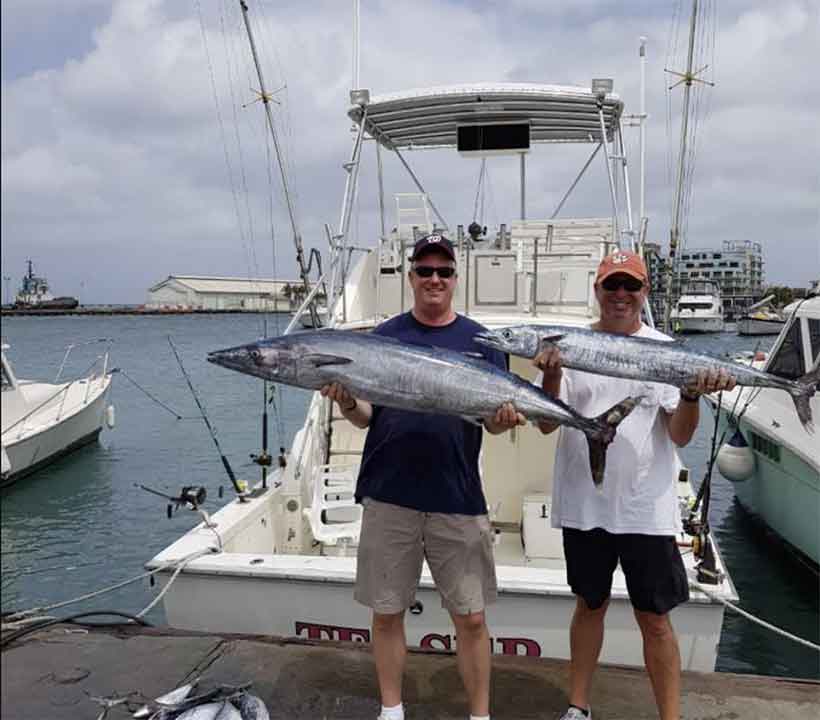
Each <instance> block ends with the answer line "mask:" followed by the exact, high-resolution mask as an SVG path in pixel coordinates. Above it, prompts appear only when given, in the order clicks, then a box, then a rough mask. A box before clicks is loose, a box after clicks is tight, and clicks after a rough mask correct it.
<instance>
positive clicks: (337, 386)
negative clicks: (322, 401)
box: [319, 382, 373, 429]
mask: <svg viewBox="0 0 820 720" xmlns="http://www.w3.org/2000/svg"><path fill="white" fill-rule="evenodd" d="M319 393H320V394H321V395H322V397H327V398H330V399H331V400H334V401H335V402H336V404H337V405H338V406H339V409H340V410H341V411H342V416H343V417H344V418H345V420H347V421H348V422H349V423H351V424H352V425H355V426H356V427H357V428H362V429H364V428H366V427H367V426H368V425H370V420H371V418H372V417H373V406H372V405H371V404H370V403H369V402H366V401H364V400H358V399H356V398H355V397H353V396H352V395H351V394H350V392H349V391H348V389H347V388H346V387H345V386H344V385H342V384H341V383H339V382H332V383H330V384H328V385H324V386H323V387H322V388H321V389H320V390H319Z"/></svg>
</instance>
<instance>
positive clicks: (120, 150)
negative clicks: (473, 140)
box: [0, 0, 820, 303]
mask: <svg viewBox="0 0 820 720" xmlns="http://www.w3.org/2000/svg"><path fill="white" fill-rule="evenodd" d="M248 4H249V6H250V8H251V17H252V23H253V28H254V32H255V34H256V40H257V44H258V49H259V54H260V58H261V62H262V67H263V72H264V74H265V79H266V84H267V86H268V89H269V90H271V91H276V92H275V95H274V97H275V99H276V100H277V104H275V105H273V106H272V107H273V113H274V117H275V124H276V127H277V132H278V137H279V140H280V145H281V151H282V157H283V163H284V166H285V176H286V178H287V182H288V187H289V188H290V190H291V193H292V197H293V204H294V208H295V217H296V223H297V226H298V229H299V232H300V234H301V236H302V238H303V242H304V244H305V246H306V247H307V248H310V247H316V248H318V249H319V250H320V251H321V252H322V253H323V255H326V254H327V252H326V249H327V242H326V240H325V237H326V236H325V224H326V223H327V224H329V225H330V226H331V228H333V229H334V230H335V229H337V227H338V223H339V216H340V208H341V202H342V193H343V189H344V181H345V171H344V169H343V164H344V163H345V162H346V161H347V159H348V156H349V153H350V147H351V143H352V137H353V136H352V134H351V122H350V120H349V119H348V118H347V116H346V114H345V113H346V110H347V105H348V92H349V90H350V88H351V86H352V84H353V78H352V67H353V42H352V37H353V32H352V28H353V13H352V8H353V2H352V0H315V1H312V2H303V1H302V0H298V1H294V2H290V1H289V0H281V1H278V2H273V1H272V0H268V1H267V2H249V3H248ZM701 7H702V11H703V22H702V24H701V25H700V28H701V29H700V30H699V32H698V49H697V50H696V53H695V54H696V60H699V61H701V62H702V63H708V64H709V68H708V69H707V70H706V71H704V73H703V74H702V77H704V78H706V79H708V80H710V81H712V82H714V83H715V85H714V87H707V86H705V85H700V86H698V90H697V93H695V100H696V102H694V103H693V104H694V105H695V108H694V109H695V110H696V111H697V112H696V113H695V120H694V121H693V122H695V123H696V129H697V132H696V142H695V144H694V148H695V150H694V158H693V163H692V164H691V166H690V167H691V168H692V170H691V173H692V174H691V178H692V180H691V193H690V194H689V195H688V198H689V200H688V203H687V213H686V224H685V229H686V247H687V248H688V249H695V248H716V249H717V248H720V247H721V244H722V243H723V242H724V241H734V242H744V241H751V242H755V243H760V244H761V245H762V248H763V257H764V263H765V265H764V268H765V274H766V281H767V282H768V283H770V284H785V285H792V286H797V287H801V286H802V287H805V286H807V285H808V284H809V282H810V281H812V280H816V279H818V278H819V277H820V120H818V118H820V92H818V90H817V83H816V73H817V67H820V49H818V46H820V43H818V40H820V3H818V2H817V1H816V0H777V1H776V2H771V0H721V1H717V0H701ZM689 11H690V3H689V2H688V0H630V1H628V2H627V1H625V0H551V1H550V2H544V1H541V0H506V1H505V2H489V1H485V2H480V1H470V0H460V1H455V2H446V1H444V0H439V1H433V0H414V1H413V2H398V1H397V0H381V1H375V0H361V23H360V28H361V41H360V45H361V60H360V81H359V83H358V84H359V85H360V86H361V87H365V88H368V89H370V91H371V93H372V94H373V95H378V94H381V93H386V92H393V91H398V90H405V89H409V88H416V87H427V86H433V85H447V84H453V83H470V82H529V83H546V84H570V85H581V86H585V87H586V86H588V85H589V81H590V79H591V78H593V77H612V78H613V79H614V86H615V90H614V91H615V92H616V93H617V94H619V95H620V97H621V98H622V99H623V101H624V103H625V107H626V109H625V112H626V113H628V114H637V113H638V111H639V63H638V45H639V37H640V36H645V37H646V38H647V71H646V84H647V99H646V103H647V113H648V119H647V125H646V134H647V141H646V148H647V151H646V156H647V159H646V167H647V171H646V215H647V217H648V238H647V239H648V240H649V241H653V242H659V243H661V244H664V243H667V239H668V236H669V227H670V220H671V207H672V196H673V176H674V172H673V168H674V163H675V156H676V153H677V148H678V143H679V129H678V128H679V119H680V102H681V98H682V91H681V88H676V89H674V90H672V91H669V90H667V88H668V86H669V85H671V84H672V82H674V78H673V77H672V76H670V75H668V74H666V73H664V66H665V65H668V66H670V67H672V68H674V69H677V70H682V69H683V62H684V58H683V51H684V50H685V42H686V37H685V34H686V32H687V30H688V27H687V23H688V16H689ZM258 88H259V83H258V81H257V80H256V79H255V76H253V75H252V67H251V65H250V52H249V46H248V42H247V38H246V36H245V34H244V28H243V26H242V20H241V16H240V13H239V9H238V2H235V1H234V0H230V1H229V0H196V1H194V0H173V1H172V0H165V1H163V0H123V1H120V2H113V3H112V2H104V1H103V0H3V1H2V205H1V207H2V254H1V256H0V258H1V265H2V276H3V294H2V298H3V302H7V301H8V298H9V292H12V293H13V292H15V291H16V289H17V288H18V286H19V283H20V278H21V277H22V275H23V274H24V271H25V261H26V260H27V259H29V258H30V259H32V260H33V261H34V266H35V270H36V272H37V274H42V275H45V276H46V277H47V278H48V280H49V282H50V284H51V286H52V291H53V292H54V294H56V295H73V296H76V297H79V298H80V301H81V302H83V303H142V302H145V300H146V291H147V289H148V288H149V287H150V286H151V285H153V284H155V283H157V282H160V281H161V280H163V279H164V278H166V277H167V276H168V275H172V274H174V275H212V276H232V277H271V276H275V277H278V278H286V279H287V278H293V277H295V276H296V264H295V260H294V256H295V255H294V250H293V233H292V231H291V227H290V223H289V220H288V213H287V208H286V205H285V202H284V199H283V198H284V195H283V186H282V182H281V180H280V175H279V168H278V165H277V163H276V159H275V155H274V153H273V148H272V146H271V141H270V139H269V136H268V135H267V134H266V133H265V127H264V118H263V109H262V106H261V103H259V102H254V100H255V99H256V95H255V89H258ZM637 138H638V131H637V129H634V128H627V130H626V141H627V154H628V157H629V171H630V176H631V190H632V198H633V202H634V204H635V215H636V217H637V213H638V207H637V206H638V172H639V162H638V152H637V150H638V142H637ZM590 150H591V146H587V145H582V146H561V147H554V146H550V147H548V148H537V149H536V150H535V151H533V153H531V155H530V157H529V158H528V167H527V179H528V183H529V187H528V191H527V215H528V217H530V218H546V217H548V216H549V214H550V213H551V212H552V210H553V208H554V206H555V205H556V204H557V202H558V200H559V199H560V198H561V196H562V195H563V193H564V191H565V190H566V189H567V188H568V187H569V184H570V183H571V182H572V180H573V179H574V178H575V176H576V174H577V172H578V170H579V169H580V167H581V165H582V164H583V163H584V161H585V160H586V158H587V156H588V154H589V152H590ZM374 156H375V152H374V147H373V143H368V144H367V145H366V146H365V151H364V158H365V163H366V164H365V163H363V165H362V177H361V179H362V186H361V191H360V193H359V202H358V204H357V208H356V210H355V213H354V215H353V220H352V223H351V238H352V240H353V242H355V243H357V244H360V245H373V244H374V243H375V242H376V240H377V238H378V236H379V215H378V214H379V203H378V195H377V191H376V188H377V184H376V175H375V170H374V169H373V168H374V167H375V165H374V163H373V159H374ZM383 159H384V168H385V193H386V203H387V207H386V223H387V225H388V229H389V227H392V226H393V225H395V224H396V223H395V202H394V200H393V196H394V194H395V193H399V192H413V191H414V190H415V188H414V186H413V185H412V182H411V181H410V180H409V178H408V177H407V175H406V173H404V172H403V171H402V169H401V166H400V165H399V163H398V161H397V160H396V159H395V158H393V157H390V156H388V155H386V154H384V153H383ZM407 159H408V161H409V162H410V164H411V166H412V167H413V169H414V170H415V171H416V172H417V174H418V175H419V176H420V178H421V180H422V182H423V183H424V185H425V188H426V189H427V191H428V192H429V193H430V195H431V197H432V198H433V201H434V203H435V205H436V206H437V207H438V208H439V209H440V210H441V211H442V214H443V215H444V217H445V219H446V220H447V222H448V223H449V225H450V226H455V225H457V224H459V223H463V224H464V225H465V226H466V225H467V224H469V223H470V221H471V220H473V219H474V217H473V215H474V211H475V206H476V203H475V199H476V192H477V181H478V176H479V169H480V163H479V161H478V160H476V159H475V158H469V159H465V158H460V157H459V156H458V155H457V154H456V153H455V152H442V151H437V152H431V151H416V152H410V153H408V154H407ZM590 172H591V173H592V174H590V175H589V177H585V178H584V179H583V180H582V181H581V183H579V186H578V188H577V189H576V191H575V193H574V194H573V196H572V198H571V199H570V201H569V202H568V204H567V206H566V208H565V211H564V212H563V213H562V214H563V215H564V216H585V215H597V216H606V215H607V214H608V213H609V209H610V205H609V196H608V194H607V189H606V179H605V175H604V173H603V165H602V164H600V163H595V164H594V165H593V168H591V171H590ZM518 178H519V175H518V161H517V160H515V159H511V158H492V159H490V160H489V161H488V181H487V184H486V185H485V192H484V202H483V213H480V214H481V217H480V218H478V219H480V220H483V222H484V223H485V224H488V225H493V224H497V223H499V222H506V223H507V224H508V225H509V223H510V222H511V221H512V220H513V219H515V218H516V217H517V216H518V213H519V209H518V208H519V200H518Z"/></svg>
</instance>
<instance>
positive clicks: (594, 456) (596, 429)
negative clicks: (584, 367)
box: [585, 395, 643, 490]
mask: <svg viewBox="0 0 820 720" xmlns="http://www.w3.org/2000/svg"><path fill="white" fill-rule="evenodd" d="M641 400H643V395H637V396H635V397H627V398H624V399H623V400H621V402H619V403H617V404H615V405H613V406H612V407H611V408H609V410H607V411H606V412H603V413H601V414H600V415H598V417H596V418H593V419H592V420H591V424H592V427H591V428H590V429H589V431H586V432H585V434H586V436H587V445H588V446H589V468H590V470H591V471H592V482H594V483H595V487H596V488H597V489H598V490H600V489H601V487H602V483H603V481H604V471H605V470H606V449H607V447H608V446H609V444H610V443H611V442H612V441H613V440H614V439H615V433H616V431H617V429H618V425H620V424H621V422H622V421H623V420H624V418H626V416H627V415H629V413H631V412H632V411H633V410H634V409H635V408H636V407H637V406H638V405H639V404H640V402H641Z"/></svg>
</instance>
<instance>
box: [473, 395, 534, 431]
mask: <svg viewBox="0 0 820 720" xmlns="http://www.w3.org/2000/svg"><path fill="white" fill-rule="evenodd" d="M526 424H527V418H525V417H524V416H523V415H522V414H521V413H520V412H518V411H517V410H516V409H515V405H513V404H512V403H511V402H505V403H503V404H502V405H500V406H499V408H498V410H496V411H495V415H494V416H493V417H492V418H487V419H486V420H485V421H484V427H486V428H487V430H488V431H489V432H491V433H492V434H493V435H498V434H500V433H503V432H505V431H507V430H512V429H513V428H514V427H516V426H517V425H526Z"/></svg>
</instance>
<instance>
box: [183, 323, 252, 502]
mask: <svg viewBox="0 0 820 720" xmlns="http://www.w3.org/2000/svg"><path fill="white" fill-rule="evenodd" d="M168 343H169V345H170V346H171V350H173V351H174V356H175V357H176V359H177V362H178V363H179V369H180V370H181V371H182V376H183V377H184V378H185V382H187V383H188V387H189V388H190V390H191V395H193V396H194V402H196V405H197V407H198V408H199V412H200V414H201V416H202V420H203V422H204V423H205V427H207V428H208V432H209V433H210V435H211V440H213V441H214V445H215V446H216V450H217V452H218V453H219V458H220V460H222V466H223V467H224V468H225V472H226V473H228V478H230V481H231V484H232V485H233V489H234V490H235V491H236V495H237V497H238V498H239V502H246V500H245V495H246V493H245V490H244V489H243V488H242V486H241V485H240V484H239V481H238V480H237V479H236V475H234V473H233V468H231V464H230V463H229V462H228V458H227V457H225V453H224V452H222V448H221V447H220V445H219V440H218V439H217V437H216V433H215V432H214V429H213V427H211V422H210V420H208V416H207V414H206V413H205V408H204V407H203V406H202V403H201V402H200V401H199V396H198V395H197V394H196V390H194V385H193V383H192V382H191V378H190V377H189V376H188V373H187V372H186V371H185V366H184V365H183V364H182V358H180V356H179V353H178V352H177V349H176V346H175V345H174V341H173V340H172V339H171V336H170V335H169V336H168Z"/></svg>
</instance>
